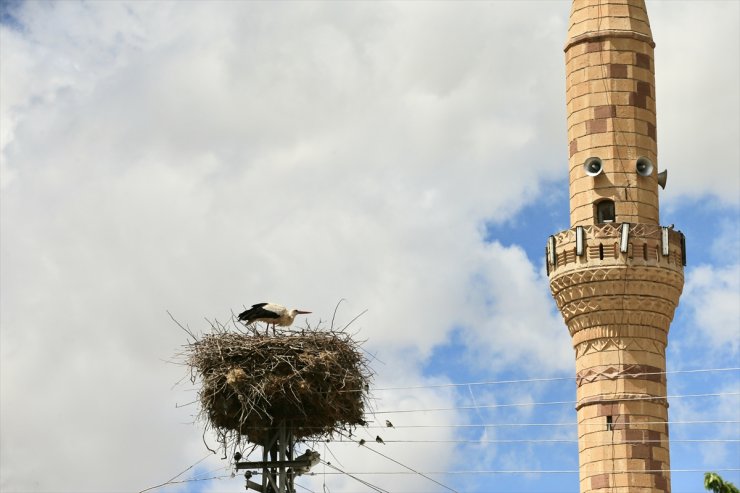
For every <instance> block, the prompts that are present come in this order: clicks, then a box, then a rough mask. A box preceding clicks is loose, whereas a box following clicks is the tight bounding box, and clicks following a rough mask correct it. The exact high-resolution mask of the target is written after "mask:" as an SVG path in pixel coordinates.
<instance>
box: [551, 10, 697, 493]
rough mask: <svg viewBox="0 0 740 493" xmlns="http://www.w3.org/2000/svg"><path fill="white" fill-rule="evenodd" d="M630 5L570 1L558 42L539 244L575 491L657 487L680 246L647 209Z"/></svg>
mask: <svg viewBox="0 0 740 493" xmlns="http://www.w3.org/2000/svg"><path fill="white" fill-rule="evenodd" d="M654 46H655V43H654V42H653V40H652V33H651V31H650V24H649V22H648V17H647V12H646V10H645V3H644V1H643V0H574V1H573V5H572V9H571V14H570V27H569V30H568V40H567V43H566V47H565V60H566V74H567V75H566V76H567V81H566V94H567V107H568V140H569V154H570V160H569V176H570V220H571V229H568V230H566V231H561V232H560V233H557V234H555V235H553V236H551V237H550V238H549V240H548V244H547V250H546V252H547V253H546V255H547V259H546V261H547V268H548V274H549V278H550V288H551V290H552V294H553V296H554V298H555V301H556V303H557V306H558V308H559V309H560V311H561V313H562V315H563V318H564V319H565V323H566V324H567V326H568V330H569V332H570V335H571V337H572V341H573V348H574V349H575V355H576V385H577V391H576V392H577V394H576V395H577V404H576V411H577V420H578V450H579V466H580V467H579V468H580V490H581V492H591V491H594V492H600V493H606V492H610V493H624V492H630V493H648V492H650V493H655V492H669V491H670V473H669V470H670V459H669V448H668V425H667V421H668V402H667V400H666V398H665V396H666V395H667V394H666V376H665V373H664V372H665V369H666V363H665V349H666V344H667V340H668V329H669V325H670V323H671V320H672V318H673V313H674V311H675V309H676V306H677V304H678V298H679V296H680V294H681V290H682V288H683V266H684V265H685V258H686V257H685V241H684V237H683V235H682V234H681V233H680V232H679V231H675V230H673V228H672V227H668V228H666V227H661V226H660V223H659V211H658V184H659V176H658V173H657V168H656V166H657V163H658V156H657V144H656V115H655V73H654V66H653V48H654Z"/></svg>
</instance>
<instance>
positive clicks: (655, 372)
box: [576, 365, 665, 387]
mask: <svg viewBox="0 0 740 493" xmlns="http://www.w3.org/2000/svg"><path fill="white" fill-rule="evenodd" d="M663 371H664V370H663V369H662V368H658V367H655V366H648V365H610V366H594V367H592V368H588V369H586V370H582V371H579V372H578V373H576V386H578V387H580V386H581V385H583V384H586V383H592V382H597V381H599V380H617V379H620V378H635V379H641V380H649V381H651V382H660V383H665V374H664V373H663Z"/></svg>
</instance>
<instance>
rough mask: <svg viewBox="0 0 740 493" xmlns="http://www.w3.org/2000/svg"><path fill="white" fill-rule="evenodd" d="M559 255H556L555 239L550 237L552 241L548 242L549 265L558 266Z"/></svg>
mask: <svg viewBox="0 0 740 493" xmlns="http://www.w3.org/2000/svg"><path fill="white" fill-rule="evenodd" d="M557 260H558V257H557V254H556V253H555V237H554V236H550V240H549V241H548V242H547V263H548V265H552V266H553V267H556V266H557Z"/></svg>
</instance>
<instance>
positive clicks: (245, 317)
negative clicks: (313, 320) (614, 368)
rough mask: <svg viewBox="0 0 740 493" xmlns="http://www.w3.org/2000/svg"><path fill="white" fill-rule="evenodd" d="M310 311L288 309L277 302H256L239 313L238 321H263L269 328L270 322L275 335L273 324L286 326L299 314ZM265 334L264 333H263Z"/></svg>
mask: <svg viewBox="0 0 740 493" xmlns="http://www.w3.org/2000/svg"><path fill="white" fill-rule="evenodd" d="M305 313H311V312H307V311H305V310H296V309H295V308H294V309H292V310H288V309H287V308H285V307H284V306H282V305H278V304H277V303H256V304H254V305H252V308H250V309H248V310H244V311H243V312H241V313H240V314H239V317H238V318H239V321H240V322H245V323H246V324H247V325H248V324H251V323H253V322H264V323H265V324H266V325H267V328H268V329H269V327H270V324H272V334H273V335H275V326H276V325H279V326H281V327H287V326H289V325H291V324H292V323H293V320H295V317H296V316H297V315H299V314H305ZM265 334H266V333H265Z"/></svg>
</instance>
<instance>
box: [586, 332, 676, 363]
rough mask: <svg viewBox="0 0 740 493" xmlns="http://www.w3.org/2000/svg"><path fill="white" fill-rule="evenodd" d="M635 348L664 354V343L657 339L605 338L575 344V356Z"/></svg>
mask: <svg viewBox="0 0 740 493" xmlns="http://www.w3.org/2000/svg"><path fill="white" fill-rule="evenodd" d="M617 349H618V350H622V351H625V350H637V351H647V352H651V353H656V354H661V355H664V354H665V344H661V343H660V342H658V341H655V340H651V339H643V338H626V339H625V338H612V337H610V338H607V339H591V340H588V341H585V342H582V343H581V344H578V345H576V347H575V351H576V358H580V357H581V356H583V355H586V354H589V353H595V352H601V351H609V350H617Z"/></svg>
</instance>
